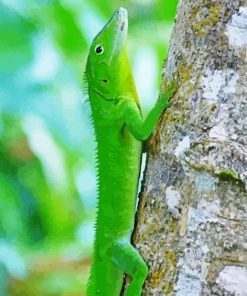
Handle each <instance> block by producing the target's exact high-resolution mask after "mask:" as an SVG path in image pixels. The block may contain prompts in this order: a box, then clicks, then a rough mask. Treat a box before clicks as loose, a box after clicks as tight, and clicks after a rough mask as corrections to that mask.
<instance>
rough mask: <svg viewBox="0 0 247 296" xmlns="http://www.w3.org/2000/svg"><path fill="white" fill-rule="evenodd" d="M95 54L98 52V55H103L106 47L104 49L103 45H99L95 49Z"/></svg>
mask: <svg viewBox="0 0 247 296" xmlns="http://www.w3.org/2000/svg"><path fill="white" fill-rule="evenodd" d="M95 52H96V53H97V54H102V53H103V52H104V47H103V46H102V45H97V46H96V47H95Z"/></svg>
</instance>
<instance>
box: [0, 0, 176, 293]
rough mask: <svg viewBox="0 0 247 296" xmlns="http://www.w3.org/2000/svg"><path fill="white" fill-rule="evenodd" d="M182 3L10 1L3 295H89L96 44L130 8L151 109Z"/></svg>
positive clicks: (0, 144)
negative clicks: (90, 99)
mask: <svg viewBox="0 0 247 296" xmlns="http://www.w3.org/2000/svg"><path fill="white" fill-rule="evenodd" d="M176 5H177V1H175V0H145V1H144V0H128V1H119V0H112V1H101V0H91V1H89V0H88V1H87V0H75V1H69V0H61V1H55V0H54V1H52V0H36V1H35V0H3V1H2V2H1V3H0V16H1V17H0V40H1V41H0V56H1V58H0V295H2V296H10V295H11V296H15V295H25V296H28V295H42V296H45V295H83V293H84V291H85V285H86V280H87V275H88V270H89V265H90V254H91V245H92V238H93V219H94V215H95V206H96V190H95V175H96V172H95V163H94V153H95V143H94V138H93V129H92V126H91V125H90V120H89V114H90V109H89V106H88V104H87V103H86V98H87V96H86V94H84V93H83V91H82V89H83V82H82V74H83V70H84V67H85V63H86V58H87V52H88V49H89V46H90V42H91V40H92V38H93V37H94V35H95V34H96V33H97V32H98V31H99V30H100V29H101V27H102V26H103V24H104V23H105V22H106V21H107V20H108V18H109V17H110V16H111V14H112V13H113V11H114V10H115V9H116V8H117V7H119V6H123V7H126V8H127V9H128V11H129V37H128V48H129V55H130V59H131V63H132V66H133V70H134V76H135V78H136V81H137V88H138V90H139V93H140V98H141V103H142V105H143V107H144V109H145V110H148V106H149V105H150V104H152V103H153V102H154V100H155V98H156V97H157V93H158V88H159V83H160V77H161V69H162V63H163V59H164V57H165V55H166V53H167V48H168V42H169V37H170V32H171V26H172V22H173V19H174V15H175V11H176ZM143 75H144V76H143ZM149 97H153V99H152V101H150V100H148V98H149Z"/></svg>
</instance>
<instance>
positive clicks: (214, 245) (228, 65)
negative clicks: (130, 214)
mask: <svg viewBox="0 0 247 296" xmlns="http://www.w3.org/2000/svg"><path fill="white" fill-rule="evenodd" d="M164 73H165V74H164V75H163V77H164V81H165V80H172V79H174V80H176V82H177V83H178V85H179V88H178V90H177V92H176V94H175V95H174V97H173V98H172V101H171V107H170V108H169V109H168V110H167V111H166V112H165V113H164V114H163V116H162V118H161V119H160V122H159V125H158V126H157V129H156V131H155V134H154V135H153V137H152V138H151V139H150V140H149V142H148V151H149V154H148V161H147V168H146V173H145V180H144V182H143V187H142V193H141V198H140V203H139V208H138V215H137V226H136V229H135V233H134V235H133V242H134V244H135V245H136V247H137V249H139V251H140V253H141V254H142V256H143V258H144V260H145V261H146V262H147V263H148V265H149V268H150V273H149V277H148V279H147V281H146V283H145V286H144V288H143V295H177V296H199V295H210V296H211V295H241V296H243V295H247V0H243V1H239V0H219V1H213V0H212V1H208V0H193V1H190V0H181V1H180V4H179V6H178V10H177V17H176V23H175V26H174V30H173V34H172V38H171V46H170V51H169V55H168V59H167V62H166V70H165V71H164Z"/></svg>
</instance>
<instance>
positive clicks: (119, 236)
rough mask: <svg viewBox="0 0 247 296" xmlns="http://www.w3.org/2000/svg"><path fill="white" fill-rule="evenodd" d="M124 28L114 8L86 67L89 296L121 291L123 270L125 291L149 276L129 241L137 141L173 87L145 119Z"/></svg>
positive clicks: (135, 293)
mask: <svg viewBox="0 0 247 296" xmlns="http://www.w3.org/2000/svg"><path fill="white" fill-rule="evenodd" d="M127 26H128V19H127V11H126V10H125V9H124V8H119V9H118V10H117V11H116V12H115V13H114V14H113V16H112V18H111V19H110V21H109V22H108V23H107V24H106V25H105V27H104V28H103V29H102V30H101V31H100V33H99V34H98V35H97V36H96V37H95V38H94V40H93V42H92V45H91V48H90V52H89V55H88V60H87V65H86V73H85V76H86V77H85V78H86V80H87V82H88V94H89V102H90V105H91V110H92V120H93V126H94V129H95V134H96V142H97V160H98V164H97V166H98V209H97V218H96V235H95V242H94V253H93V264H92V267H91V271H90V277H89V281H88V285H87V295H88V296H95V295H101V296H118V295H120V291H121V288H122V285H123V276H124V274H128V275H129V276H130V277H131V282H130V284H129V285H128V287H127V289H126V292H125V295H126V296H139V295H140V294H141V289H142V285H143V283H144V281H145V279H146V277H147V275H148V267H147V265H146V263H145V262H144V261H143V259H142V257H141V256H140V254H139V253H138V252H137V250H136V249H135V248H134V247H133V246H132V245H131V243H130V237H131V232H132V230H133V225H134V216H135V211H136V201H137V198H136V196H137V186H138V178H139V174H140V162H141V153H142V141H144V140H146V139H147V138H148V137H149V136H150V135H151V133H152V131H153V129H154V127H155V124H156V122H157V120H158V118H159V116H160V114H161V112H162V111H163V110H164V109H165V108H166V107H167V106H168V100H169V97H170V96H171V95H172V94H173V92H174V88H173V86H170V87H168V90H167V91H166V92H165V93H164V94H163V96H162V97H161V98H160V99H159V100H158V102H157V103H156V105H155V106H154V108H153V109H152V110H151V112H150V113H149V115H148V116H147V118H146V120H145V121H144V120H143V119H142V116H141V110H140V104H139V99H138V96H137V92H136V87H135V83H134V80H133V76H132V72H131V69H130V64H129V60H128V56H127V51H126V37H127ZM171 85H172V83H171Z"/></svg>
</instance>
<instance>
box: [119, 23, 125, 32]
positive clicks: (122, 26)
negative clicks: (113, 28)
mask: <svg viewBox="0 0 247 296" xmlns="http://www.w3.org/2000/svg"><path fill="white" fill-rule="evenodd" d="M124 27H125V22H122V24H121V26H120V30H121V31H123V30H124Z"/></svg>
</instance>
